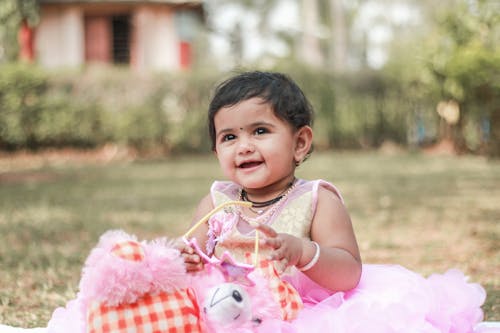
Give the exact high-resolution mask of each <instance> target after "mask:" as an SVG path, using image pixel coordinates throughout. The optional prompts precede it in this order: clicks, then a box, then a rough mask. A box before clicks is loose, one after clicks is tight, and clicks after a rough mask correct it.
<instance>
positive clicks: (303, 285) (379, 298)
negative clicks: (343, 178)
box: [207, 180, 486, 333]
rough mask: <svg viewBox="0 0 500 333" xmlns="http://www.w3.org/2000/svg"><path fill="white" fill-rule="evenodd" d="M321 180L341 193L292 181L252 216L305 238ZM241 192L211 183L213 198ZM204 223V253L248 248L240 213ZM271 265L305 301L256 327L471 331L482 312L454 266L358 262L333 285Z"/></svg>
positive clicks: (372, 332)
mask: <svg viewBox="0 0 500 333" xmlns="http://www.w3.org/2000/svg"><path fill="white" fill-rule="evenodd" d="M320 187H324V188H326V189H328V190H330V191H332V192H333V193H335V194H336V195H338V196H339V198H340V199H341V200H342V197H341V195H340V192H339V191H338V190H337V189H336V188H335V186H333V185H332V184H330V183H328V182H325V181H323V180H315V181H306V180H298V181H297V182H296V184H295V186H294V187H293V189H292V190H291V191H290V192H289V193H288V194H287V195H286V197H285V198H284V199H283V200H281V201H280V202H279V203H278V204H276V206H275V207H273V208H272V209H270V210H268V211H267V212H265V213H263V214H262V215H261V217H259V218H258V221H259V222H261V223H266V224H269V225H270V226H272V227H273V228H274V229H275V230H276V231H277V232H286V233H289V234H292V235H294V236H297V237H300V238H309V230H310V226H311V222H312V218H313V216H314V213H315V209H316V206H317V200H318V190H319V188H320ZM239 194H240V188H239V187H238V186H237V185H236V184H234V183H232V182H215V183H214V184H213V185H212V187H211V196H212V200H213V204H214V205H218V204H220V203H223V202H226V201H229V200H238V199H239ZM247 219H248V218H247ZM209 226H210V228H209V241H208V243H207V251H208V252H209V253H210V252H214V253H215V255H218V254H220V253H222V252H223V251H226V250H229V251H230V252H231V253H232V254H233V256H235V257H236V258H237V259H239V260H242V261H244V253H245V252H251V251H252V250H253V240H254V233H253V231H252V229H251V228H250V227H249V226H248V224H247V223H246V222H245V220H244V219H243V218H240V219H239V221H237V222H236V223H234V222H233V223H232V225H214V223H211V222H210V221H209ZM275 266H276V269H277V270H278V271H279V272H282V273H281V277H282V279H283V280H285V281H287V282H289V283H290V284H291V285H292V286H293V287H294V288H295V289H296V291H297V292H298V293H299V295H300V297H301V299H302V302H303V305H304V306H303V309H302V310H300V312H299V314H298V316H297V317H296V318H295V319H293V320H292V321H279V320H275V321H271V322H266V323H263V325H261V327H259V328H258V332H272V333H276V332H307V333H311V332H342V333H368V332H369V333H391V332H398V333H400V332H405V333H410V332H415V333H416V332H419V333H438V332H441V333H444V332H446V333H471V332H474V326H475V325H476V324H477V323H479V322H480V321H481V320H482V317H483V313H482V310H481V305H482V304H483V302H484V300H485V297H486V293H485V291H484V289H483V288H482V287H481V286H480V285H478V284H474V283H468V282H467V278H466V277H465V276H464V274H463V273H462V272H460V271H458V270H455V269H452V270H449V271H447V272H446V273H444V274H434V275H431V276H430V277H428V278H424V277H422V276H421V275H419V274H417V273H415V272H412V271H410V270H408V269H405V268H404V267H402V266H399V265H369V264H364V265H363V273H362V277H361V280H360V282H359V284H358V286H357V287H356V288H354V289H353V290H350V291H348V292H331V291H329V290H327V289H324V288H322V287H321V286H319V285H317V284H316V283H315V282H314V281H312V280H311V279H309V278H308V277H307V276H306V275H305V274H303V273H301V272H299V271H298V270H297V269H296V268H294V267H288V268H287V269H286V270H284V269H283V267H279V264H278V263H276V262H275Z"/></svg>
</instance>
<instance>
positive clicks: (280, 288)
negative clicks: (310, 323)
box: [246, 253, 304, 321]
mask: <svg viewBox="0 0 500 333" xmlns="http://www.w3.org/2000/svg"><path fill="white" fill-rule="evenodd" d="M251 258H252V254H251V253H247V254H246V259H247V260H251ZM256 270H258V271H259V272H260V273H261V274H262V276H264V277H265V278H266V279H267V280H268V281H269V289H270V290H271V293H272V294H273V297H274V299H275V300H276V301H277V302H278V304H279V306H280V309H281V318H282V319H283V320H286V321H291V320H293V319H295V318H297V316H298V314H299V311H300V310H302V308H303V307H304V303H303V302H302V298H301V297H300V294H299V292H298V291H297V290H296V289H295V288H294V287H293V286H292V285H291V284H290V283H288V282H287V281H283V280H282V279H281V278H280V276H279V274H278V271H277V270H276V268H275V267H274V265H273V262H272V261H270V260H259V265H258V267H256Z"/></svg>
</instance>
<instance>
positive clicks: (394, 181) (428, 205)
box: [0, 153, 500, 327]
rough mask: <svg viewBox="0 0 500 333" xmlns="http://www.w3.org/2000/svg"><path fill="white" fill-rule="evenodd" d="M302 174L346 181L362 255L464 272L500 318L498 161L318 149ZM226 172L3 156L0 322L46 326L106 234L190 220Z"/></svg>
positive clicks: (198, 162) (142, 231)
mask: <svg viewBox="0 0 500 333" xmlns="http://www.w3.org/2000/svg"><path fill="white" fill-rule="evenodd" d="M298 176H299V177H303V178H308V179H314V178H323V179H326V180H329V181H331V182H333V183H334V184H335V185H337V186H338V187H339V189H340V190H341V191H342V194H343V196H344V197H345V201H346V204H347V206H348V208H349V210H350V212H351V216H352V220H353V223H354V227H355V230H356V233H357V237H358V242H359V244H360V248H361V251H362V256H363V260H364V262H365V263H392V264H401V265H404V266H406V267H408V268H410V269H412V270H414V271H417V272H419V273H421V274H423V275H425V276H427V275H429V274H431V273H435V272H438V273H442V272H445V271H446V270H447V269H449V268H459V269H461V270H463V271H464V272H465V273H466V274H467V275H468V276H470V280H471V281H474V282H479V283H481V284H482V285H483V286H484V287H485V289H486V290H487V292H488V298H487V301H486V304H485V306H484V310H485V317H486V319H487V320H500V249H499V244H500V242H499V235H500V162H499V161H488V160H486V159H484V158H480V157H470V156H467V157H428V156H423V155H411V154H402V155H380V154H375V153H328V154H327V153H314V154H313V156H312V157H311V158H310V160H309V161H307V162H305V163H304V164H303V165H302V166H300V168H299V170H298ZM214 179H221V173H220V171H219V169H218V165H217V163H216V161H215V159H214V157H213V156H206V157H180V158H172V159H170V160H166V161H150V162H134V163H130V162H128V163H125V162H123V163H108V164H97V163H71V162H69V163H48V164H43V163H41V164H37V165H34V166H32V165H28V164H26V165H24V164H22V163H21V164H20V163H14V161H12V160H9V159H5V158H4V159H0V271H1V274H0V286H1V287H0V323H3V324H9V325H17V326H23V327H33V326H45V325H46V323H47V321H48V319H49V318H50V316H51V313H52V311H53V310H54V309H55V308H56V307H57V306H62V305H64V304H65V303H66V302H67V301H68V300H69V299H72V298H74V297H75V293H76V291H77V287H78V281H79V277H80V270H81V268H82V264H83V262H84V260H85V258H86V257H87V255H88V253H89V251H90V250H91V248H92V247H93V246H94V245H95V244H96V242H97V240H98V238H99V236H100V235H101V234H102V233H103V232H105V231H106V230H109V229H117V228H120V229H123V230H125V231H126V232H128V233H132V234H135V235H137V236H138V237H139V238H140V239H151V238H156V237H160V236H169V237H175V236H178V235H180V234H182V232H183V231H185V230H187V226H188V224H189V223H190V220H191V216H192V214H193V211H194V208H195V206H196V204H197V202H198V200H199V199H200V198H201V197H202V196H204V195H205V194H206V193H207V191H208V188H209V186H210V184H211V182H212V181H213V180H214Z"/></svg>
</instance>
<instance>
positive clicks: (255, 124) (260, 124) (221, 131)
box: [216, 121, 276, 136]
mask: <svg viewBox="0 0 500 333" xmlns="http://www.w3.org/2000/svg"><path fill="white" fill-rule="evenodd" d="M259 126H267V127H272V128H274V127H276V126H275V125H274V124H272V123H268V122H266V121H256V122H254V123H251V124H249V125H247V126H245V127H247V128H255V127H259ZM240 128H242V127H240ZM234 131H235V130H234V128H223V129H221V130H220V131H218V132H217V133H216V135H217V136H218V135H220V134H222V133H230V132H234Z"/></svg>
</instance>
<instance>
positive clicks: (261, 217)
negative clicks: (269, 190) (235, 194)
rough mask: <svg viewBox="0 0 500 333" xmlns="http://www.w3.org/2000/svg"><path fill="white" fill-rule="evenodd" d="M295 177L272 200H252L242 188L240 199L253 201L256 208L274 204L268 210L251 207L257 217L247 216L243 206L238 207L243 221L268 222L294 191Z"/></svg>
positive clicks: (250, 222)
mask: <svg viewBox="0 0 500 333" xmlns="http://www.w3.org/2000/svg"><path fill="white" fill-rule="evenodd" d="M295 180H296V179H295V178H294V179H293V181H292V182H290V184H289V185H288V187H287V188H286V189H285V190H284V191H283V192H282V193H280V194H279V195H278V196H277V197H276V198H273V199H271V200H267V201H261V202H259V201H252V200H250V199H249V198H248V195H247V193H246V191H245V190H244V189H241V191H240V200H241V201H247V202H251V203H252V207H255V208H263V207H269V206H272V207H271V208H270V209H267V210H255V209H252V207H249V209H250V210H251V211H252V212H254V213H255V214H257V216H256V217H249V216H246V215H245V214H244V213H243V211H242V209H241V207H238V208H237V209H238V215H239V216H240V217H241V219H242V220H243V221H246V222H247V223H249V224H252V223H255V222H258V223H267V222H268V221H269V219H270V218H271V216H273V215H274V213H275V212H276V211H277V210H278V209H279V208H281V206H282V205H283V203H284V202H285V200H284V199H285V198H286V197H287V196H288V194H289V193H290V192H292V190H293V189H294V188H295Z"/></svg>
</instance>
